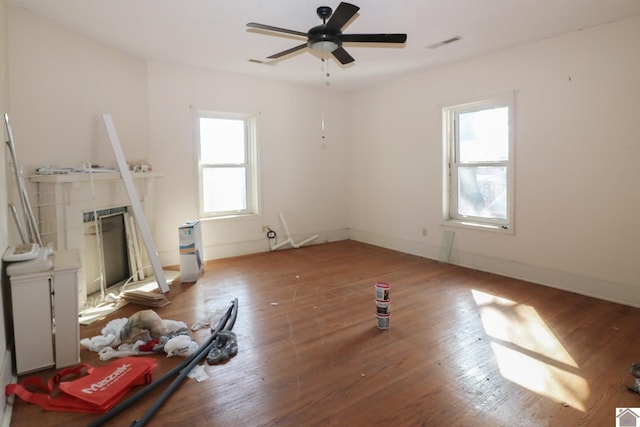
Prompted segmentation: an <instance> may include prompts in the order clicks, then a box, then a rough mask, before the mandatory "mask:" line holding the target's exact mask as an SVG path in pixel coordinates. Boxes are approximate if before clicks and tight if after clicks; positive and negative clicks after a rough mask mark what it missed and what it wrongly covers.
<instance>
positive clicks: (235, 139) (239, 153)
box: [200, 117, 245, 164]
mask: <svg viewBox="0 0 640 427" xmlns="http://www.w3.org/2000/svg"><path fill="white" fill-rule="evenodd" d="M244 151H245V135H244V120H232V119H214V118H209V117H201V118H200V161H201V162H202V163H205V164H243V163H244V162H245V153H244Z"/></svg>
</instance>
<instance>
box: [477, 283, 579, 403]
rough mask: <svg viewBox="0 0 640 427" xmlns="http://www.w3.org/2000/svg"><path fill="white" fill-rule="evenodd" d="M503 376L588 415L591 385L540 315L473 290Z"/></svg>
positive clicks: (529, 307)
mask: <svg viewBox="0 0 640 427" xmlns="http://www.w3.org/2000/svg"><path fill="white" fill-rule="evenodd" d="M472 294H473V299H474V300H475V302H476V305H477V306H478V309H479V311H480V318H481V319H482V325H483V327H484V330H485V332H486V334H487V335H488V336H490V337H491V338H492V343H491V348H492V349H493V353H494V355H495V358H496V361H497V363H498V367H499V369H500V373H501V375H502V376H503V377H504V378H506V379H508V380H510V381H513V382H514V383H516V384H518V385H520V386H522V387H525V388H527V389H529V390H531V391H533V392H536V393H539V394H542V395H544V396H546V397H548V398H550V399H553V400H555V401H557V402H562V403H567V404H569V406H571V407H572V408H575V409H578V410H581V411H583V412H584V411H585V410H586V408H585V407H584V403H583V402H584V401H585V400H586V398H587V397H588V394H589V387H588V384H587V381H586V380H585V379H584V378H582V377H581V376H580V375H579V374H578V365H577V363H576V362H575V360H574V359H573V358H572V357H571V355H570V354H569V352H567V350H566V349H565V348H564V346H563V345H562V343H560V341H559V340H558V338H557V337H556V336H555V334H554V333H553V332H552V331H551V330H550V329H549V327H548V326H547V324H546V323H545V322H544V320H543V319H542V318H541V317H540V315H539V314H538V313H537V311H536V310H535V309H534V308H533V307H531V306H529V305H525V304H519V303H517V302H514V301H511V300H508V299H506V298H501V297H498V296H495V295H491V294H488V293H485V292H480V291H477V290H472Z"/></svg>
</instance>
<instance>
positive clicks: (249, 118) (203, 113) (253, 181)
mask: <svg viewBox="0 0 640 427" xmlns="http://www.w3.org/2000/svg"><path fill="white" fill-rule="evenodd" d="M193 112H194V113H193V126H194V152H195V157H196V159H195V161H196V166H197V172H198V182H197V185H198V200H197V203H198V214H199V216H200V219H202V220H223V219H234V218H239V219H246V218H251V217H256V216H260V203H259V201H260V191H259V190H260V188H259V181H258V147H257V145H258V144H257V126H258V124H257V122H258V114H253V113H237V112H228V111H219V110H214V109H207V108H197V107H193ZM202 117H205V118H206V117H213V118H223V119H224V118H227V119H238V120H243V121H244V122H245V131H246V138H247V139H246V141H245V144H246V147H245V148H246V168H247V208H246V209H243V210H241V211H228V212H220V213H215V214H212V213H208V212H204V209H203V206H204V202H203V200H204V199H203V190H204V188H203V185H202V179H203V176H202V175H203V168H204V167H205V166H206V165H203V164H202V163H201V160H200V118H202Z"/></svg>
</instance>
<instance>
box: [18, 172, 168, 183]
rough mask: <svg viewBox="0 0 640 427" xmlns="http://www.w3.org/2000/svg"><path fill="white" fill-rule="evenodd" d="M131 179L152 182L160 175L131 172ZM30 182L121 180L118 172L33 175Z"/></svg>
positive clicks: (156, 173)
mask: <svg viewBox="0 0 640 427" xmlns="http://www.w3.org/2000/svg"><path fill="white" fill-rule="evenodd" d="M131 176H132V177H133V179H140V178H142V179H147V180H153V179H154V178H159V177H161V176H162V174H159V173H158V172H132V173H131ZM29 179H30V180H31V181H32V182H46V183H50V184H63V183H68V182H84V181H91V180H94V181H114V180H120V179H122V176H121V175H120V172H94V173H88V172H86V173H84V172H77V173H60V174H50V175H33V176H31V177H30V178H29Z"/></svg>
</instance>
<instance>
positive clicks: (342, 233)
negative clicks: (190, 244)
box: [159, 228, 349, 266]
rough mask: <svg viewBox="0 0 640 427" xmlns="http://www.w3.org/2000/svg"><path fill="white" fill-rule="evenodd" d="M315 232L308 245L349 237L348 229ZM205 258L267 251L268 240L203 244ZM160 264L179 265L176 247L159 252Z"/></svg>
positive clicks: (296, 238) (279, 237)
mask: <svg viewBox="0 0 640 427" xmlns="http://www.w3.org/2000/svg"><path fill="white" fill-rule="evenodd" d="M313 234H317V235H318V238H317V239H315V240H313V241H312V242H310V243H309V245H317V244H319V243H326V242H335V241H338V240H346V239H348V238H349V230H348V229H346V228H345V229H342V230H329V231H323V232H319V233H311V235H313ZM308 237H310V235H295V236H292V238H293V239H294V241H296V242H301V241H304V239H307V238H308ZM278 239H279V241H281V240H280V239H282V240H284V239H286V237H285V236H278ZM203 250H204V255H205V259H206V260H212V259H220V258H229V257H234V256H240V255H249V254H256V253H260V252H269V250H270V249H269V242H268V241H267V239H266V238H264V239H260V240H249V241H246V242H233V243H224V244H218V245H205V247H204V248H203ZM159 256H160V260H161V263H162V265H165V266H167V265H179V264H180V253H179V250H178V248H176V250H175V251H166V252H162V253H160V254H159Z"/></svg>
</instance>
